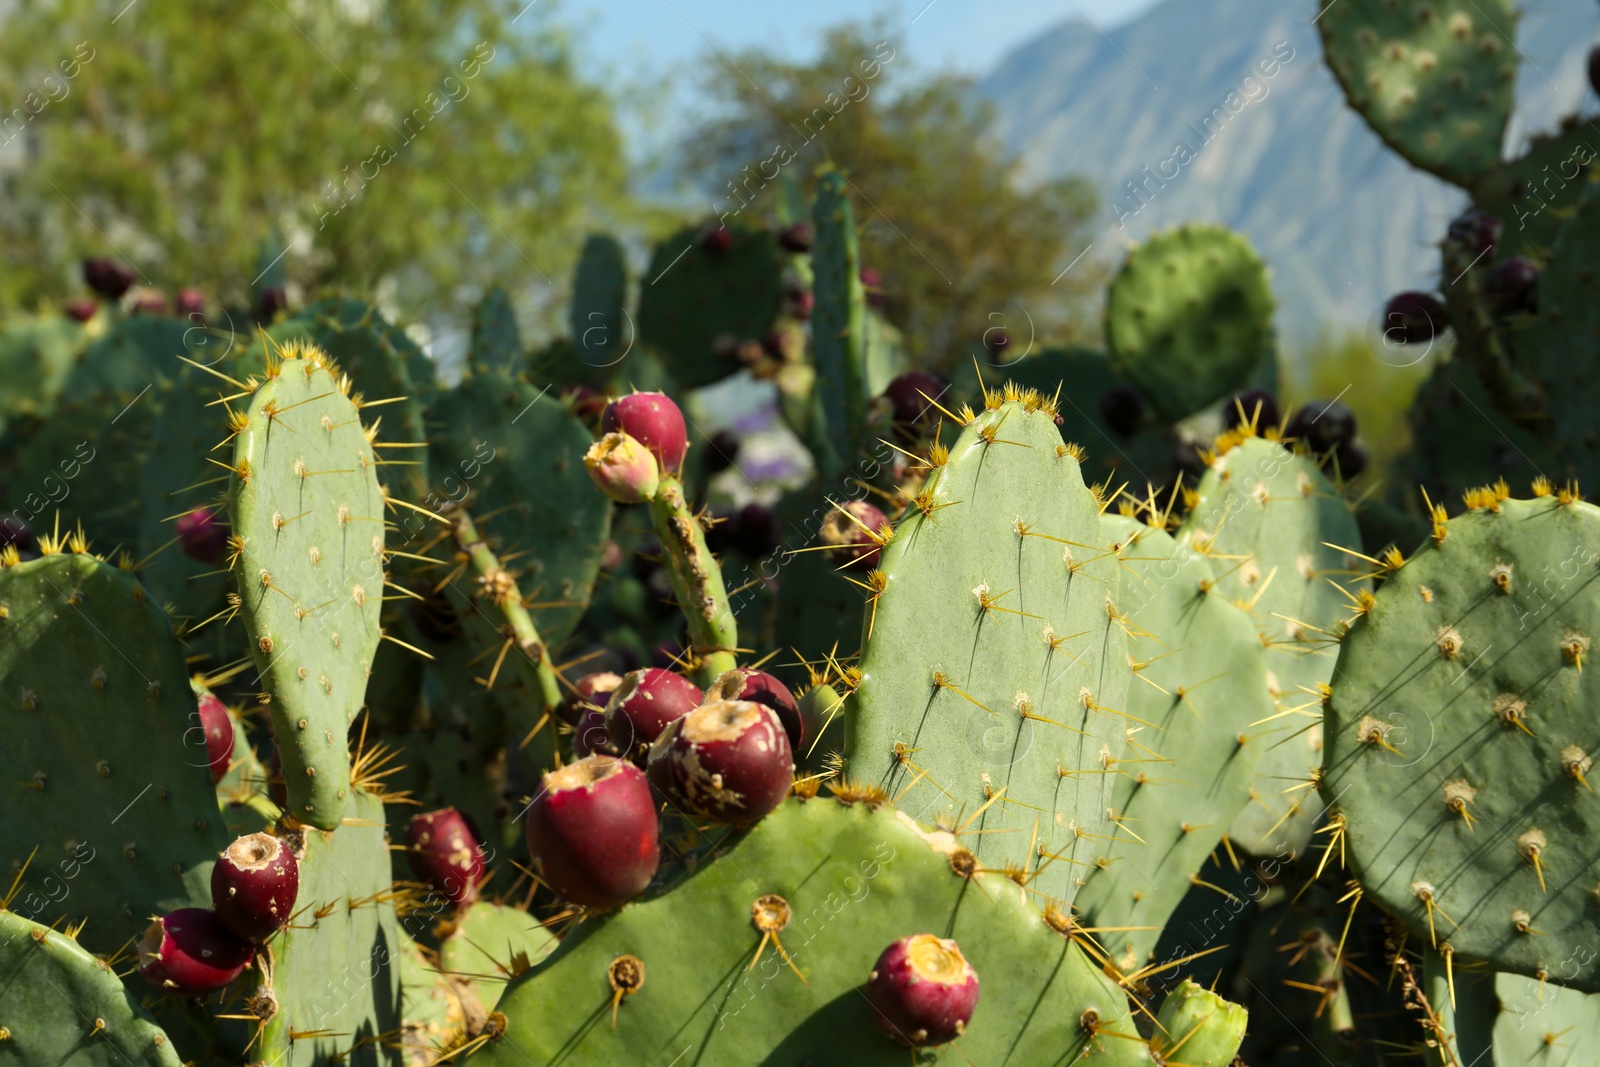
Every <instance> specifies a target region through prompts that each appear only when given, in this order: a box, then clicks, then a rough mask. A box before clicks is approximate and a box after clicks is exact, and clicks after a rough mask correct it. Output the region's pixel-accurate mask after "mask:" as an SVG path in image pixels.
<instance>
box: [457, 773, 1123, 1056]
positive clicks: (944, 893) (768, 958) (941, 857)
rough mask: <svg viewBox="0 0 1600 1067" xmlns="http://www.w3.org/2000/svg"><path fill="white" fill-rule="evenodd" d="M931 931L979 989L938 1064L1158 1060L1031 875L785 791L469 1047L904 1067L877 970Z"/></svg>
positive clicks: (566, 945)
mask: <svg viewBox="0 0 1600 1067" xmlns="http://www.w3.org/2000/svg"><path fill="white" fill-rule="evenodd" d="M958 872H965V876H963V874H962V873H958ZM774 898H776V899H774ZM758 901H759V902H761V904H762V906H761V907H759V908H758V907H757V904H758ZM1052 914H1053V917H1054V920H1055V922H1056V923H1057V924H1059V925H1058V928H1065V926H1066V923H1067V920H1066V917H1065V915H1063V914H1061V913H1052ZM758 919H759V920H761V921H763V922H764V928H763V927H758V926H757V925H756V921H757V920H758ZM690 928H693V929H694V930H695V931H696V934H695V944H694V950H693V951H692V952H685V951H684V941H683V936H684V931H685V930H687V929H690ZM764 929H766V930H769V931H770V933H764ZM928 931H932V932H937V933H938V934H939V935H940V936H941V937H949V938H953V939H954V940H955V941H956V943H957V944H958V945H960V947H961V949H962V952H963V953H964V954H965V955H966V957H967V959H968V960H969V961H970V962H971V964H972V967H973V968H974V970H976V972H977V974H978V980H979V982H980V983H981V988H982V995H981V998H980V1000H979V1003H978V1006H977V1010H976V1012H975V1013H974V1015H973V1018H972V1022H971V1023H970V1024H969V1025H968V1027H967V1029H966V1033H965V1035H964V1036H962V1037H961V1038H959V1039H958V1040H957V1041H956V1042H955V1043H954V1044H953V1045H951V1046H950V1047H949V1048H948V1049H943V1050H939V1051H938V1053H937V1055H938V1060H939V1062H950V1063H962V1062H966V1060H963V1059H961V1056H963V1055H964V1056H965V1057H966V1058H967V1060H970V1061H971V1062H973V1063H999V1062H1002V1061H1003V1060H1005V1059H1007V1058H1008V1057H1009V1058H1010V1059H1011V1060H1012V1061H1013V1062H1017V1063H1050V1062H1058V1061H1063V1060H1066V1061H1070V1062H1086V1063H1096V1064H1149V1063H1152V1060H1151V1058H1150V1053H1149V1050H1148V1048H1147V1047H1146V1046H1145V1044H1144V1042H1143V1041H1140V1040H1138V1039H1137V1038H1135V1039H1134V1040H1129V1039H1128V1037H1129V1036H1131V1035H1133V1034H1134V1033H1135V1028H1134V1024H1133V1021H1132V1020H1131V1019H1130V1018H1129V1017H1128V1007H1127V1000H1126V998H1125V997H1124V995H1123V993H1122V992H1121V990H1119V989H1118V988H1117V987H1116V986H1115V985H1114V984H1112V983H1111V982H1110V981H1109V980H1108V979H1107V978H1106V977H1105V976H1104V975H1103V974H1101V973H1099V971H1098V969H1097V968H1096V967H1095V966H1094V965H1093V964H1092V963H1090V962H1089V960H1088V958H1087V957H1086V956H1085V955H1084V954H1083V953H1082V952H1081V951H1080V950H1079V948H1078V947H1077V946H1076V945H1075V944H1073V943H1072V941H1070V940H1069V939H1068V938H1067V937H1064V936H1063V935H1062V934H1060V933H1058V932H1057V929H1055V928H1052V926H1051V925H1050V924H1049V922H1047V920H1046V917H1045V916H1044V915H1043V914H1041V913H1040V912H1039V910H1038V909H1037V908H1035V907H1034V906H1032V905H1031V904H1029V903H1027V902H1026V900H1025V894H1024V893H1023V892H1022V891H1021V890H1019V889H1018V888H1017V886H1015V885H1013V884H1011V883H1010V882H1008V881H1006V880H1005V879H1004V878H1002V877H1001V876H1000V875H998V874H992V873H989V872H987V871H974V870H973V866H972V856H971V853H969V852H967V851H966V850H965V849H963V848H962V847H961V843H960V842H958V841H957V840H956V838H954V837H953V836H951V835H950V834H948V833H925V832H924V831H922V830H921V829H919V828H918V827H917V826H916V824H915V823H914V822H912V821H911V820H910V819H909V818H907V817H906V816H905V815H904V814H902V813H899V812H896V811H894V810H892V809H888V808H884V809H880V810H873V809H872V808H870V807H869V806H868V805H867V804H855V805H853V806H849V807H845V806H842V805H840V804H839V803H838V802H837V801H835V800H827V799H814V800H809V801H803V802H802V801H797V800H791V801H789V802H787V803H786V804H785V805H784V806H783V807H781V808H779V809H778V810H777V811H775V812H773V813H772V814H771V815H769V816H767V817H766V818H765V819H764V820H762V821H761V823H759V824H758V825H757V826H756V827H755V828H754V829H753V830H751V831H750V832H749V834H748V835H747V836H745V837H744V838H743V839H742V840H740V841H739V842H738V843H737V844H735V845H733V847H732V848H730V849H729V850H728V851H726V852H725V853H723V854H721V855H719V856H718V857H717V858H716V859H715V860H713V861H711V862H710V864H709V866H708V867H706V868H705V869H703V870H701V871H699V872H698V873H696V874H695V875H694V876H693V877H691V878H689V879H688V880H687V881H685V882H684V883H682V884H681V885H680V886H678V887H677V888H675V889H673V890H672V891H670V892H668V893H666V894H665V895H663V896H661V897H658V898H657V899H655V900H651V901H647V902H645V903H641V904H633V905H630V906H628V907H626V908H623V909H622V910H621V911H618V912H614V913H613V914H611V915H609V916H606V917H605V918H602V919H598V920H591V921H589V922H586V923H584V924H583V925H582V926H580V927H578V928H577V929H576V930H574V931H573V933H572V934H570V935H569V936H568V937H567V939H566V940H565V941H563V942H562V944H561V947H560V948H559V949H557V950H556V952H555V953H554V954H553V955H552V956H551V957H550V958H549V959H548V960H547V961H546V962H545V963H544V964H542V965H540V966H538V967H536V968H535V969H534V970H533V971H532V972H531V973H530V974H528V975H526V976H524V977H522V978H521V979H519V980H517V981H515V982H513V983H512V984H511V986H510V987H509V988H508V989H507V990H506V992H505V995H504V996H503V997H502V998H501V1000H500V1006H499V1010H500V1011H501V1012H503V1013H504V1014H505V1017H506V1030H505V1034H504V1036H503V1037H501V1038H500V1039H499V1040H497V1041H490V1042H489V1043H487V1044H486V1045H485V1046H484V1047H483V1048H482V1049H481V1050H480V1051H478V1052H477V1053H475V1054H474V1055H473V1056H471V1057H470V1058H469V1060H468V1062H469V1063H472V1064H475V1065H489V1067H493V1065H495V1064H500V1063H506V1064H511V1063H515V1064H518V1065H522V1064H525V1063H527V1062H529V1061H530V1060H531V1061H532V1062H535V1063H546V1062H551V1061H552V1060H559V1061H560V1062H562V1063H567V1064H571V1065H573V1067H579V1065H587V1064H607V1063H624V1062H642V1063H667V1062H670V1061H671V1060H672V1059H673V1057H675V1056H677V1057H683V1059H684V1062H693V1061H694V1060H696V1059H698V1060H699V1061H700V1062H702V1063H806V1062H816V1063H826V1062H832V1061H837V1060H838V1059H839V1058H840V1055H841V1051H840V1050H841V1049H847V1050H848V1055H847V1058H848V1060H849V1062H850V1063H852V1064H886V1065H889V1064H892V1065H896V1067H899V1065H903V1064H905V1063H906V1050H905V1049H904V1048H902V1047H901V1046H899V1045H897V1044H895V1043H894V1042H892V1041H891V1040H889V1038H887V1037H885V1036H884V1035H883V1033H882V1032H880V1031H879V1029H878V1026H877V1024H876V1022H875V1020H874V1018H873V1012H872V1009H871V1007H870V1006H869V1005H868V1003H867V1000H866V997H865V996H864V995H862V987H863V986H864V985H865V984H866V981H867V975H868V973H869V972H870V971H871V970H872V966H873V963H874V962H875V960H876V959H877V956H878V953H879V952H880V951H882V949H883V948H885V947H887V946H888V945H889V944H890V942H892V941H894V940H896V939H897V938H901V937H905V936H908V935H910V934H915V933H921V932H928ZM623 990H627V991H626V992H624V991H623ZM613 1009H614V1010H615V1019H616V1022H615V1026H614V1027H613V1025H612V1020H611V1015H612V1012H613ZM1113 1033H1115V1034H1117V1035H1119V1036H1116V1037H1112V1036H1110V1035H1111V1034H1113ZM923 1062H928V1061H927V1060H924V1061H923Z"/></svg>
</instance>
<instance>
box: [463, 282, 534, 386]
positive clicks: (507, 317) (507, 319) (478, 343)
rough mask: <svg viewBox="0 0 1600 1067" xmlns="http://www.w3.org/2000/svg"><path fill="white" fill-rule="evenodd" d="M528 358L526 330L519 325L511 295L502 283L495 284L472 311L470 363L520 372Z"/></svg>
mask: <svg viewBox="0 0 1600 1067" xmlns="http://www.w3.org/2000/svg"><path fill="white" fill-rule="evenodd" d="M526 361H527V354H526V353H525V352H524V351H523V348H522V331H521V330H520V329H518V328H517V312H516V309H515V308H513V307H512V306H511V297H510V296H508V295H507V294H506V291H505V289H504V288H502V287H501V286H498V285H496V286H493V287H492V288H490V290H489V291H488V292H487V293H485V294H484V296H483V300H482V301H481V302H480V303H479V304H478V306H477V308H475V309H474V310H473V312H472V342H471V344H469V345H468V346H467V363H468V365H469V366H471V367H472V368H473V369H474V370H497V371H500V372H501V373H503V374H517V373H518V372H520V371H521V370H522V369H523V366H524V364H525V363H526Z"/></svg>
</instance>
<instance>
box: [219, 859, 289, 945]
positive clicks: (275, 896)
mask: <svg viewBox="0 0 1600 1067" xmlns="http://www.w3.org/2000/svg"><path fill="white" fill-rule="evenodd" d="M299 893H300V863H299V861H298V860H296V859H295V858H294V853H293V852H291V851H290V850H289V848H288V846H287V845H285V844H284V843H283V841H282V840H281V839H279V838H276V837H274V836H272V835H271V834H246V835H245V836H243V837H241V838H239V839H238V840H236V841H234V843H233V844H231V845H229V846H228V849H227V851H226V852H224V853H223V854H222V856H221V858H220V859H218V860H217V865H216V866H215V867H213V868H211V907H212V908H213V909H215V911H216V913H217V917H218V918H219V919H221V920H222V923H223V925H224V926H226V927H227V928H228V929H230V930H232V931H233V932H234V933H236V934H238V935H239V936H240V937H242V938H244V939H245V940H246V941H254V942H257V943H258V944H259V943H260V942H262V941H265V940H266V939H267V938H269V937H271V936H272V935H273V934H275V933H277V932H278V931H279V930H280V929H282V928H283V925H284V924H285V923H287V922H288V921H289V916H290V915H291V914H293V912H294V901H295V897H296V896H298V895H299Z"/></svg>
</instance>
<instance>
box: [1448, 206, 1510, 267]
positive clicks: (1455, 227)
mask: <svg viewBox="0 0 1600 1067" xmlns="http://www.w3.org/2000/svg"><path fill="white" fill-rule="evenodd" d="M1505 227H1506V224H1505V222H1504V221H1503V220H1501V219H1500V217H1499V216H1497V215H1491V214H1489V213H1488V212H1486V211H1477V210H1472V211H1467V212H1464V213H1463V214H1461V215H1458V216H1457V217H1456V218H1455V219H1454V220H1452V221H1451V223H1450V230H1449V234H1450V240H1452V241H1454V242H1455V243H1456V244H1458V245H1460V246H1461V247H1462V248H1463V249H1465V250H1466V252H1467V254H1468V255H1470V256H1472V257H1473V258H1474V259H1477V257H1480V256H1484V255H1486V254H1487V253H1488V252H1489V250H1490V249H1491V248H1493V247H1494V246H1495V245H1496V244H1498V243H1499V242H1500V234H1501V233H1502V232H1503V231H1504V230H1505Z"/></svg>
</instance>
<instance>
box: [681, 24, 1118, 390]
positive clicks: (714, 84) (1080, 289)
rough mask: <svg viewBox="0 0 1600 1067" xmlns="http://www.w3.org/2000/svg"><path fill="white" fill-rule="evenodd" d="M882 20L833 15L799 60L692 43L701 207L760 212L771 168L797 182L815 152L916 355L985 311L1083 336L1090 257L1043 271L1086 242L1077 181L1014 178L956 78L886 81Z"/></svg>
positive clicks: (768, 196) (893, 60)
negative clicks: (839, 175) (703, 77)
mask: <svg viewBox="0 0 1600 1067" xmlns="http://www.w3.org/2000/svg"><path fill="white" fill-rule="evenodd" d="M891 36H894V35H890V34H886V33H884V32H883V31H882V27H881V25H880V26H876V27H873V26H860V25H852V26H844V27H840V28H837V29H834V30H832V31H830V32H829V33H828V34H827V35H826V37H825V39H824V47H823V48H822V52H821V55H820V56H819V57H818V58H817V59H816V61H815V62H812V63H798V64H797V63H789V62H785V61H783V60H781V59H779V58H777V57H775V56H773V55H772V54H770V53H768V52H765V51H762V50H759V49H758V50H751V51H747V52H743V53H741V54H738V55H735V56H733V57H731V60H726V61H725V60H724V59H723V58H722V57H721V56H720V55H715V54H713V55H710V56H708V57H707V62H708V63H709V64H710V66H711V69H712V73H711V75H710V78H709V83H710V84H709V88H710V91H711V93H712V95H713V97H714V98H715V99H717V100H718V101H719V102H720V103H722V104H723V105H725V107H724V108H723V109H722V111H721V114H720V115H719V117H717V118H714V119H712V120H710V121H708V122H707V123H706V124H705V126H704V128H703V129H702V130H701V131H700V136H698V137H695V138H691V139H690V146H689V148H688V149H687V153H688V163H689V164H690V166H691V167H692V168H693V169H694V172H695V173H701V174H711V175H715V177H714V178H713V179H712V181H713V182H714V183H715V185H714V187H713V188H712V190H711V192H712V196H713V203H714V205H715V206H714V208H713V211H712V214H713V215H714V216H716V215H725V217H727V218H733V217H736V216H745V217H748V215H749V214H752V213H754V214H771V213H772V212H773V210H774V204H775V201H776V196H777V190H778V185H777V182H778V180H779V177H780V175H781V174H784V173H788V174H793V175H796V176H799V177H801V178H802V179H804V184H805V186H806V188H807V191H808V193H809V191H810V180H809V179H810V177H811V175H812V174H813V172H814V171H815V169H816V168H817V166H818V165H819V164H821V163H823V162H827V161H831V162H833V163H834V164H836V165H838V166H839V167H840V168H841V169H842V170H843V171H844V172H845V173H846V175H848V176H849V178H850V180H851V183H852V187H853V192H854V195H855V197H856V219H857V221H858V223H859V224H860V225H861V231H862V233H861V241H862V261H863V263H865V264H866V265H867V266H868V267H869V268H871V269H873V270H875V271H877V272H878V273H879V274H880V276H881V277H882V278H883V286H884V288H885V290H886V291H887V294H888V297H889V306H890V311H889V313H890V317H891V318H892V319H893V320H894V321H895V322H896V323H897V324H898V325H899V326H900V327H901V328H902V329H903V330H904V331H905V332H906V337H907V341H908V343H909V345H910V346H911V348H912V351H913V352H914V353H915V354H916V355H917V356H918V357H919V358H920V359H921V360H922V361H924V362H926V363H929V364H931V365H934V366H945V367H948V366H950V365H951V364H953V363H954V362H956V361H958V360H960V359H964V358H966V357H965V354H966V353H968V352H970V351H973V350H974V349H975V348H976V347H978V346H980V345H981V344H982V343H983V339H984V337H985V334H986V333H987V332H988V331H990V330H991V329H992V328H993V327H995V326H1000V325H1003V326H1004V327H1005V328H1006V329H1007V330H1008V332H1009V333H1010V335H1011V339H1012V341H1013V342H1014V343H1015V346H1016V347H1015V348H1013V350H1012V351H1013V354H1016V353H1017V351H1018V350H1020V348H1021V347H1022V345H1023V344H1025V343H1026V342H1027V341H1028V339H1029V337H1030V333H1033V334H1035V335H1036V340H1035V344H1042V343H1044V342H1045V341H1046V340H1051V341H1059V340H1088V339H1090V338H1091V337H1092V338H1098V336H1099V332H1100V330H1099V325H1098V322H1097V320H1096V317H1095V316H1096V310H1095V309H1096V307H1097V304H1098V300H1099V296H1100V292H1101V289H1102V288H1103V285H1104V282H1105V275H1104V273H1103V271H1102V270H1100V269H1099V267H1098V265H1097V264H1094V263H1084V264H1082V265H1081V266H1079V267H1076V268H1074V270H1072V271H1071V272H1069V273H1068V274H1067V275H1065V276H1063V277H1061V278H1060V281H1059V282H1056V281H1055V279H1056V278H1057V277H1058V276H1059V275H1060V272H1061V271H1062V269H1063V268H1065V267H1066V266H1067V265H1068V264H1069V263H1070V262H1071V260H1072V257H1074V256H1076V255H1077V254H1078V253H1079V252H1081V251H1082V250H1083V249H1085V248H1086V247H1087V246H1088V244H1089V240H1090V238H1089V237H1088V234H1089V231H1090V216H1091V214H1092V213H1093V211H1094V208H1095V206H1096V195H1095V193H1094V192H1093V189H1092V186H1090V185H1089V183H1088V182H1086V181H1084V180H1081V179H1066V180H1060V181H1054V182H1048V183H1044V184H1040V185H1037V186H1034V187H1031V188H1024V187H1023V186H1022V184H1021V182H1020V177H1021V175H1020V162H1019V160H1018V158H1017V157H1016V156H1015V155H1014V154H1013V153H1011V152H1009V151H1007V150H1006V149H1005V147H1004V146H1003V145H1002V144H1001V143H1000V142H999V140H998V139H997V138H996V137H995V136H994V135H993V134H992V133H990V132H989V130H990V118H989V109H988V108H987V106H985V105H982V104H980V103H977V102H975V97H974V93H973V86H972V84H971V82H970V81H969V80H967V79H964V78H960V77H956V76H954V75H949V74H941V75H936V76H933V77H927V78H922V79H920V80H918V81H916V82H913V83H909V84H903V85H902V84H893V82H894V79H895V76H896V75H897V74H898V73H899V71H900V70H902V69H904V67H905V65H906V62H907V60H906V58H905V57H903V56H901V55H900V54H899V53H898V51H897V50H896V48H895V46H894V44H893V42H892V41H891V40H889V38H890V37H891ZM891 84H893V89H892V91H891V89H890V86H891ZM1053 283H1054V284H1053ZM1030 320H1031V323H1032V326H1031V327H1030V324H1029V323H1030Z"/></svg>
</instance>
